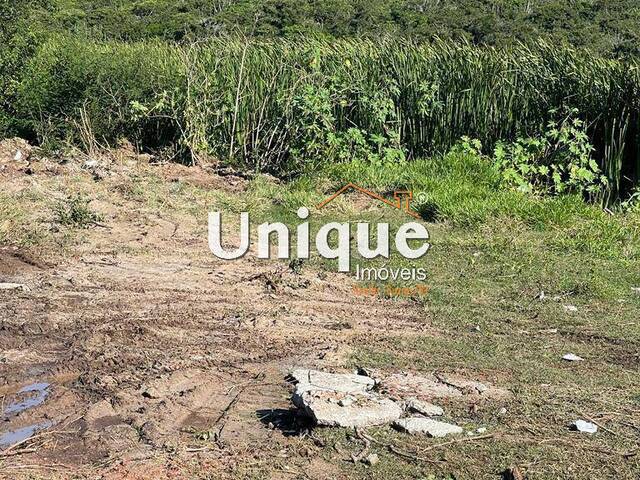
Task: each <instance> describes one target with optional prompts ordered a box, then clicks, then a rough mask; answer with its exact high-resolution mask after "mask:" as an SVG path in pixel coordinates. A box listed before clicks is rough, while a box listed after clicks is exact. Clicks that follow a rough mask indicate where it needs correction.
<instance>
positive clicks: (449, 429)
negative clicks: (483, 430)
mask: <svg viewBox="0 0 640 480" xmlns="http://www.w3.org/2000/svg"><path fill="white" fill-rule="evenodd" d="M393 426H394V427H395V428H397V429H398V430H400V431H402V432H407V433H410V434H412V435H416V434H422V435H427V436H429V437H436V438H440V437H445V436H447V435H450V434H459V433H462V431H463V430H462V428H461V427H459V426H457V425H451V424H450V423H444V422H438V421H436V420H431V419H430V418H423V417H409V418H401V419H400V420H396V421H395V422H393Z"/></svg>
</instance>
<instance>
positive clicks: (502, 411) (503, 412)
mask: <svg viewBox="0 0 640 480" xmlns="http://www.w3.org/2000/svg"><path fill="white" fill-rule="evenodd" d="M506 413H507V409H506V408H504V407H502V408H501V409H500V410H498V415H505V414H506Z"/></svg>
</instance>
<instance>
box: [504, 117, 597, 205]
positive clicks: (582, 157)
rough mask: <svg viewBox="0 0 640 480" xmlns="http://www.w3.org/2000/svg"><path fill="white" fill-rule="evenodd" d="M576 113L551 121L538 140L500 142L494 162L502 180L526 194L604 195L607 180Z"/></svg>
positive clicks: (535, 138) (519, 139)
mask: <svg viewBox="0 0 640 480" xmlns="http://www.w3.org/2000/svg"><path fill="white" fill-rule="evenodd" d="M576 114H577V111H576V110H573V111H572V112H570V114H569V116H567V117H566V118H564V119H563V120H561V121H560V122H559V123H558V122H555V121H550V122H549V123H548V125H547V129H546V131H545V132H544V133H543V134H542V135H540V136H538V137H527V138H518V139H516V141H515V142H513V143H504V142H501V141H500V142H498V143H497V145H496V147H495V150H494V154H493V156H494V158H493V161H494V165H495V166H496V168H497V169H498V170H499V171H500V173H501V175H502V178H503V180H504V181H505V182H506V183H507V184H508V185H512V186H515V187H517V188H518V190H520V191H523V192H535V193H543V194H545V193H554V194H559V193H565V192H567V191H568V192H573V193H580V194H583V193H587V194H590V195H592V196H593V195H595V194H598V193H601V192H602V189H603V188H604V187H605V186H606V184H607V179H606V177H604V176H603V175H602V174H601V172H600V168H599V167H598V163H597V162H596V161H595V160H594V159H593V158H592V153H593V147H592V145H591V144H590V143H589V137H588V136H587V133H586V128H585V125H584V122H583V121H582V120H580V119H579V118H576V117H575V115H576Z"/></svg>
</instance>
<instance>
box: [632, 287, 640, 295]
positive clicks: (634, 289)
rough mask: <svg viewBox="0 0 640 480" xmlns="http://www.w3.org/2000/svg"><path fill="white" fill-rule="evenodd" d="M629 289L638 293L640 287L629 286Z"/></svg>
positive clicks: (639, 293) (639, 292)
mask: <svg viewBox="0 0 640 480" xmlns="http://www.w3.org/2000/svg"><path fill="white" fill-rule="evenodd" d="M631 291H632V292H635V293H637V294H638V295H640V287H631Z"/></svg>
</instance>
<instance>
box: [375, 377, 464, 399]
mask: <svg viewBox="0 0 640 480" xmlns="http://www.w3.org/2000/svg"><path fill="white" fill-rule="evenodd" d="M380 390H381V391H382V392H385V393H388V394H389V395H393V396H395V397H399V398H418V399H425V400H429V399H432V398H452V397H461V396H462V392H461V391H460V390H458V389H457V388H454V387H452V386H450V385H445V384H444V383H442V382H440V381H439V380H438V379H437V378H436V377H435V376H433V375H430V376H421V375H414V374H412V373H394V374H391V375H388V376H386V377H383V378H380Z"/></svg>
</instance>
